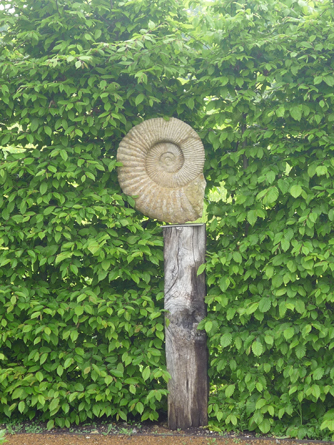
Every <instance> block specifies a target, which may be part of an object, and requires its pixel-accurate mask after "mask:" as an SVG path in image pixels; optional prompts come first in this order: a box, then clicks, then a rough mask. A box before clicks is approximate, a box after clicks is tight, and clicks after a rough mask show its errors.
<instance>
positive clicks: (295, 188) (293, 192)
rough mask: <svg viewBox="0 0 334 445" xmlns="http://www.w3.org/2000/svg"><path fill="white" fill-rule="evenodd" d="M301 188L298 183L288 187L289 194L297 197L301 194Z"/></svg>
mask: <svg viewBox="0 0 334 445" xmlns="http://www.w3.org/2000/svg"><path fill="white" fill-rule="evenodd" d="M302 191H303V189H302V188H301V186H300V185H293V186H292V187H290V190H289V192H290V194H291V195H292V196H293V197H294V198H298V196H299V195H301V193H302Z"/></svg>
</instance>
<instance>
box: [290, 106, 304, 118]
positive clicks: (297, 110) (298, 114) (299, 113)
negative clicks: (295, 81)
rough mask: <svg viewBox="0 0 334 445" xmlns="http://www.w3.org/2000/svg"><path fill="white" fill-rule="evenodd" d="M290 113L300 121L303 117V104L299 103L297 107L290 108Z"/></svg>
mask: <svg viewBox="0 0 334 445" xmlns="http://www.w3.org/2000/svg"><path fill="white" fill-rule="evenodd" d="M290 114H291V116H292V117H293V118H294V119H295V120H297V121H300V119H301V117H302V106H301V105H297V106H295V107H292V108H291V109H290Z"/></svg>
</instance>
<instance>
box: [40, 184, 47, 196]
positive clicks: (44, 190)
mask: <svg viewBox="0 0 334 445" xmlns="http://www.w3.org/2000/svg"><path fill="white" fill-rule="evenodd" d="M47 189H48V185H47V183H46V182H42V184H41V185H40V187H39V191H40V192H41V195H44V194H45V193H46V191H47Z"/></svg>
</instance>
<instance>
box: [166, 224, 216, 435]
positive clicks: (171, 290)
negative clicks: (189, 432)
mask: <svg viewBox="0 0 334 445" xmlns="http://www.w3.org/2000/svg"><path fill="white" fill-rule="evenodd" d="M163 235H164V261H165V266H164V267H165V310H166V311H168V312H166V329H165V332H166V359H167V370H168V372H169V373H170V375H171V380H170V381H169V382H168V391H169V395H168V426H169V428H170V429H172V430H175V429H177V428H181V429H186V428H189V427H198V426H205V425H207V424H208V394H209V387H208V386H209V385H208V374H207V369H208V350H207V345H206V333H205V331H198V330H197V326H198V323H199V322H200V321H201V320H202V319H203V318H204V317H205V316H206V306H205V302H204V297H205V293H206V287H205V272H203V273H202V274H201V275H199V276H197V270H198V268H199V266H200V265H201V264H203V263H204V262H205V244H206V231H205V224H180V225H170V226H163Z"/></svg>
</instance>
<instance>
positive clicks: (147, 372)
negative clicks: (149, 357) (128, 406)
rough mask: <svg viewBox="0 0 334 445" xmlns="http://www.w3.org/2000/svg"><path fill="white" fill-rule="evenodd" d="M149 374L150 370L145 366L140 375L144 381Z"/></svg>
mask: <svg viewBox="0 0 334 445" xmlns="http://www.w3.org/2000/svg"><path fill="white" fill-rule="evenodd" d="M150 375H151V370H150V367H149V366H146V368H145V369H144V370H143V371H142V376H143V379H144V381H146V380H147V379H148V378H149V377H150Z"/></svg>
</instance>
